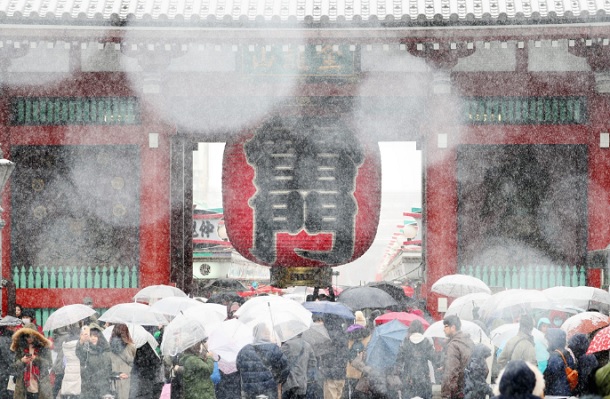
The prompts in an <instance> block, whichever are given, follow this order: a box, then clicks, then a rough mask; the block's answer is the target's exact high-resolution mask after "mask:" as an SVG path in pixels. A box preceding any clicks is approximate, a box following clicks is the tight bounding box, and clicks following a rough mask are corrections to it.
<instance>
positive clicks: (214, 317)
mask: <svg viewBox="0 0 610 399" xmlns="http://www.w3.org/2000/svg"><path fill="white" fill-rule="evenodd" d="M180 314H182V315H184V316H186V317H187V318H189V319H191V320H197V321H199V322H200V323H201V324H202V325H203V326H204V327H205V328H206V331H207V332H208V333H211V332H212V330H213V329H214V328H216V327H217V326H218V325H219V324H220V323H222V322H223V321H224V320H226V319H227V307H226V306H225V305H220V304H218V303H201V304H200V305H199V306H194V307H191V308H188V309H186V310H183V311H182V312H180Z"/></svg>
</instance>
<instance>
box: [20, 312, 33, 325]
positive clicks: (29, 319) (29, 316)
mask: <svg viewBox="0 0 610 399" xmlns="http://www.w3.org/2000/svg"><path fill="white" fill-rule="evenodd" d="M21 320H22V321H23V325H26V324H30V323H36V313H34V310H33V309H22V310H21Z"/></svg>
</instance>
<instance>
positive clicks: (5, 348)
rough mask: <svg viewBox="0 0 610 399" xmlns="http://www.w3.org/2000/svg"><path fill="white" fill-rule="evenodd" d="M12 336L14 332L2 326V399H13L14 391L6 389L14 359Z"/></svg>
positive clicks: (0, 352)
mask: <svg viewBox="0 0 610 399" xmlns="http://www.w3.org/2000/svg"><path fill="white" fill-rule="evenodd" d="M12 336H13V331H11V330H10V329H9V328H8V327H7V326H0V392H1V394H0V399H12V398H13V391H9V390H7V389H6V387H7V385H8V379H9V377H10V375H11V365H12V364H13V357H14V355H13V353H12V352H11V343H12V342H13V341H12V339H11V337H12Z"/></svg>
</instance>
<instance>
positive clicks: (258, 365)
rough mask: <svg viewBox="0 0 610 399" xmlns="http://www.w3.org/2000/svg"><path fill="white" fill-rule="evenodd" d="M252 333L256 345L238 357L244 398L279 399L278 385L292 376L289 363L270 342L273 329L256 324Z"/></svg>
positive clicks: (262, 324)
mask: <svg viewBox="0 0 610 399" xmlns="http://www.w3.org/2000/svg"><path fill="white" fill-rule="evenodd" d="M253 334H254V342H253V343H252V344H248V345H246V346H244V347H243V348H242V349H241V350H240V351H239V353H238V354H237V361H236V363H237V371H238V372H239V373H240V375H241V390H242V399H255V398H256V396H257V395H266V396H268V397H269V399H278V384H283V383H284V382H285V381H286V379H287V378H288V374H289V373H290V368H289V365H288V360H287V359H286V356H285V355H284V353H282V350H281V349H280V347H279V346H278V345H276V344H274V343H272V342H271V330H270V329H269V327H268V326H267V325H266V324H265V323H260V324H258V325H256V326H255V327H254V330H253Z"/></svg>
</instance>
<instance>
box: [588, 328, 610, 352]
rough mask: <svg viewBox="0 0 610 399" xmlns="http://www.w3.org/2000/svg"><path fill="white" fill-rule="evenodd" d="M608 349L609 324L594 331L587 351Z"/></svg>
mask: <svg viewBox="0 0 610 399" xmlns="http://www.w3.org/2000/svg"><path fill="white" fill-rule="evenodd" d="M608 349H610V326H608V327H604V328H602V329H601V330H599V331H598V332H596V333H595V335H594V336H593V339H592V340H591V343H590V344H589V349H588V350H587V353H588V354H591V353H597V352H602V351H607V350H608Z"/></svg>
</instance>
